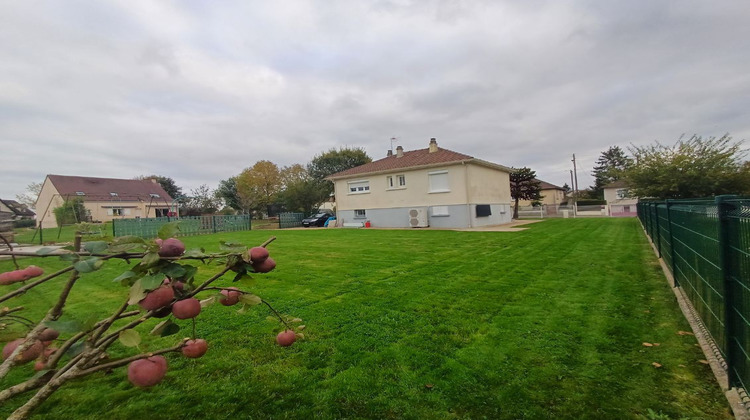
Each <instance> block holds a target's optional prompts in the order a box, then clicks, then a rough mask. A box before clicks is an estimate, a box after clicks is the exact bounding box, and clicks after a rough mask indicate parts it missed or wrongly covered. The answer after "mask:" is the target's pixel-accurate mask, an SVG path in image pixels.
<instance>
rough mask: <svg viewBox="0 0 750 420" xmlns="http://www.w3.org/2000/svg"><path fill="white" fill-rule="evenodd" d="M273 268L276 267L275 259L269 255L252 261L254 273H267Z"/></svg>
mask: <svg viewBox="0 0 750 420" xmlns="http://www.w3.org/2000/svg"><path fill="white" fill-rule="evenodd" d="M274 268H276V261H274V260H273V258H271V257H268V258H266V259H265V260H263V261H261V262H259V263H253V269H254V270H255V272H256V273H268V272H269V271H271V270H273V269H274Z"/></svg>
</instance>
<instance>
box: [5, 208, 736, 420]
mask: <svg viewBox="0 0 750 420" xmlns="http://www.w3.org/2000/svg"><path fill="white" fill-rule="evenodd" d="M528 227H529V229H528V230H526V231H523V232H512V233H511V232H507V233H506V232H453V231H432V230H365V229H360V230H342V229H309V230H280V231H274V232H273V234H274V235H276V236H277V240H276V241H275V242H273V243H272V244H271V245H270V246H269V249H270V250H271V255H272V256H273V257H274V258H275V259H276V261H277V262H278V268H277V269H276V270H275V271H273V272H272V273H269V274H266V275H257V276H255V283H254V284H243V285H242V287H243V288H245V289H249V290H253V291H255V292H256V293H258V294H259V295H260V296H262V297H263V298H265V299H266V300H268V301H270V302H271V303H272V304H273V305H274V306H275V307H276V308H277V309H278V310H279V311H281V312H283V313H286V314H289V315H293V316H298V317H300V318H302V319H303V320H304V324H305V325H306V326H307V328H306V329H305V331H304V333H305V335H306V339H305V340H303V341H300V342H297V343H295V344H294V346H292V347H290V348H280V347H278V346H276V345H275V344H274V337H275V334H276V333H277V332H278V331H280V329H281V327H280V326H279V325H278V323H274V322H270V321H268V320H267V319H266V317H267V316H268V315H269V312H268V311H267V310H266V308H264V307H262V306H259V307H254V308H252V309H251V310H250V311H249V312H248V313H246V314H237V313H236V311H235V309H236V308H225V307H222V306H219V305H216V306H212V307H210V308H208V309H206V310H205V311H204V313H202V314H201V315H200V317H199V319H198V322H197V334H198V336H200V337H204V338H206V339H207V340H208V341H209V343H210V349H209V352H208V353H207V354H206V356H204V357H203V358H202V359H198V360H189V359H184V358H181V357H178V356H177V355H173V356H170V357H169V363H170V370H169V373H168V374H167V377H166V379H165V380H164V381H163V382H162V383H161V384H159V385H158V386H156V387H153V388H149V389H145V390H142V389H137V388H134V387H132V386H131V385H130V384H129V383H128V382H127V380H126V378H125V371H124V369H119V370H117V371H115V372H112V373H111V374H106V375H105V374H97V375H95V376H93V377H90V378H89V379H88V380H82V381H78V382H75V383H70V384H68V385H66V386H65V387H63V388H62V389H61V390H60V391H58V392H57V393H56V394H54V396H53V397H52V398H50V399H49V400H48V401H47V402H46V403H45V404H44V405H43V406H41V407H40V409H39V410H38V411H37V416H38V417H39V418H61V419H62V418H65V419H72V418H75V419H99V418H107V419H112V420H114V419H133V418H147V417H151V418H159V419H184V418H216V419H223V418H288V419H307V418H414V419H428V418H429V419H454V418H460V419H463V418H466V419H479V418H488V419H498V418H532V419H535V418H596V419H600V418H639V417H648V416H649V414H650V413H651V414H654V413H655V414H661V415H665V416H670V417H672V418H684V417H687V418H701V419H713V418H731V410H730V409H729V407H728V404H727V402H726V400H725V398H724V396H723V394H722V392H721V390H720V388H719V386H718V384H717V383H716V381H715V379H714V377H713V376H712V374H711V370H710V368H709V367H708V366H707V365H704V364H702V363H700V361H701V360H702V359H704V358H705V356H704V355H703V354H702V353H701V351H700V349H699V348H698V347H697V345H696V340H695V338H694V337H693V336H690V335H678V334H677V332H678V331H682V330H689V328H690V327H689V326H688V324H687V322H686V321H685V320H684V318H683V316H682V314H681V313H680V311H679V308H678V306H677V303H676V301H675V298H674V295H673V294H672V291H671V290H670V288H669V286H668V285H667V283H666V281H665V280H664V277H663V274H662V273H661V270H660V268H659V266H658V263H657V261H656V259H655V257H654V254H653V252H652V251H651V249H650V247H649V245H648V244H647V242H646V239H645V237H644V235H643V233H642V231H641V228H640V225H639V224H638V222H637V221H636V220H635V219H565V220H546V221H543V222H540V223H536V224H532V225H529V226H528ZM268 235H269V232H267V231H266V232H259V231H250V232H244V233H232V234H217V235H210V236H202V237H187V238H184V239H185V242H186V244H187V245H188V248H191V247H205V248H206V249H207V250H218V241H219V240H227V241H239V242H243V243H245V244H248V245H254V244H258V243H260V242H262V241H263V240H265V239H267V238H268ZM27 261H28V263H31V262H34V263H37V264H41V262H40V261H39V260H38V259H33V260H26V261H24V264H26V263H27ZM44 262H45V263H51V262H52V261H49V260H45V261H44ZM61 264H62V263H61V262H55V265H56V266H62V265H61ZM8 266H9V263H7V262H5V261H4V262H0V269H2V268H5V269H7V268H8ZM107 267H108V268H106V269H104V270H102V271H100V272H97V273H94V274H86V275H84V276H83V278H82V280H81V281H80V282H79V286H78V289H76V290H75V291H74V293H73V296H72V297H71V308H70V313H73V310H83V309H85V310H87V311H93V312H96V313H99V314H102V315H103V314H105V311H104V309H105V308H106V307H107V306H108V305H109V306H111V307H114V306H115V305H117V303H118V302H120V301H121V299H122V297H121V296H123V295H124V294H125V293H126V292H125V289H124V288H121V287H120V286H119V285H118V284H116V283H111V282H110V281H109V279H111V278H113V277H114V276H115V275H117V274H119V273H120V272H121V271H122V270H123V269H124V268H125V267H126V264H125V263H112V264H110V265H108V266H107ZM210 272H211V269H208V268H202V269H201V271H200V274H199V275H200V276H201V277H203V278H205V276H207V275H209V274H210ZM61 283H62V280H60V281H57V282H54V283H52V284H48V285H46V287H44V288H43V290H40V291H32V292H29V293H27V294H26V295H25V296H24V297H23V299H21V300H22V301H23V302H21V303H23V304H26V305H28V306H29V307H30V308H31V310H32V312H33V311H37V312H38V313H41V311H42V307H43V306H44V305H46V304H49V303H50V302H52V300H53V299H54V296H55V289H56V288H57V287H59V285H60V284H61ZM230 283H231V277H230V276H227V278H226V279H223V280H222V281H221V283H220V284H222V285H230ZM178 322H179V323H180V324H181V325H183V326H184V327H185V329H184V330H183V332H184V334H181V335H178V337H181V336H184V335H186V334H187V331H189V330H190V322H189V321H178ZM149 325H153V323H151V324H149ZM175 340H176V338H175V337H167V338H161V339H154V340H146V342H145V343H144V344H143V345H142V346H143V347H144V349H156V348H159V347H165V346H168V345H171V344H172V343H174V342H175ZM644 342H648V343H659V345H658V346H653V347H646V346H644V345H643V343H644ZM112 350H113V357H114V356H116V355H117V354H127V352H128V350H125V349H124V348H122V347H121V346H120V345H119V344H116V345H115V346H113V347H112ZM654 362H657V363H659V364H660V365H662V367H660V368H656V367H654V366H653V365H652V363H654ZM21 374H23V375H29V374H31V368H30V367H24V368H23V369H21V372H16V373H15V374H14V378H15V379H18V378H20V377H21ZM6 382H7V381H6ZM19 403H20V402H19V401H15V400H14V401H13V402H12V403H9V404H6V405H5V406H3V407H1V408H0V415H6V416H7V415H8V414H9V413H10V412H11V410H12V409H13V408H14V407H16V406H18V404H19Z"/></svg>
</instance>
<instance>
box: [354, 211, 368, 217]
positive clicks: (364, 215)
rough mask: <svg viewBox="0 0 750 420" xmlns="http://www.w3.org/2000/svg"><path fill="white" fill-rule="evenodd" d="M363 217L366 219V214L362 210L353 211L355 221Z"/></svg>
mask: <svg viewBox="0 0 750 420" xmlns="http://www.w3.org/2000/svg"><path fill="white" fill-rule="evenodd" d="M365 217H367V213H366V212H365V210H364V209H358V210H354V218H355V219H364V218H365Z"/></svg>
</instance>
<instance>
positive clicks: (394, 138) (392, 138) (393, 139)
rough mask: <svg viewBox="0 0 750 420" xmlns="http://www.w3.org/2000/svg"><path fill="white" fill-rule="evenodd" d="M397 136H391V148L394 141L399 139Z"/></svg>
mask: <svg viewBox="0 0 750 420" xmlns="http://www.w3.org/2000/svg"><path fill="white" fill-rule="evenodd" d="M397 140H398V139H397V138H396V137H391V150H393V142H395V141H397Z"/></svg>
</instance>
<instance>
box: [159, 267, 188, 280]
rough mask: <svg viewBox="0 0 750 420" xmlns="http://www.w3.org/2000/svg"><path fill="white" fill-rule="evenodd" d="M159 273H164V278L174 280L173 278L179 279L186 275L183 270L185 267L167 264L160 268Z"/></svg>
mask: <svg viewBox="0 0 750 420" xmlns="http://www.w3.org/2000/svg"><path fill="white" fill-rule="evenodd" d="M161 272H162V273H164V274H165V275H166V276H168V277H171V278H173V279H175V278H180V277H182V276H184V275H185V273H186V270H185V267H183V266H182V265H180V264H175V263H169V264H167V265H165V266H164V267H162V268H161Z"/></svg>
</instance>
